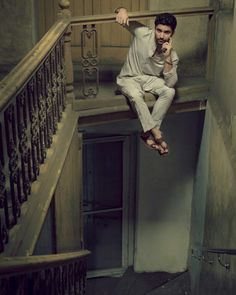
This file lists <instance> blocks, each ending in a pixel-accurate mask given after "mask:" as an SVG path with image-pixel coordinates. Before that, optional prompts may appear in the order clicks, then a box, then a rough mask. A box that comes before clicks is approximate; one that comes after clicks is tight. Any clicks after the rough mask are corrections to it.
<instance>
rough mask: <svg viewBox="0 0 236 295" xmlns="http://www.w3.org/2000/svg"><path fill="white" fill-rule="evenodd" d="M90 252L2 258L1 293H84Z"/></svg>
mask: <svg viewBox="0 0 236 295" xmlns="http://www.w3.org/2000/svg"><path fill="white" fill-rule="evenodd" d="M88 255H89V251H86V250H83V251H79V252H70V253H63V254H54V255H42V256H29V257H14V258H13V257H5V258H2V259H1V261H0V294H2V295H3V294H5V295H8V294H9V295H10V294H21V295H39V294H45V295H47V294H48V295H57V294H78V295H83V294H85V284H86V257H87V256H88Z"/></svg>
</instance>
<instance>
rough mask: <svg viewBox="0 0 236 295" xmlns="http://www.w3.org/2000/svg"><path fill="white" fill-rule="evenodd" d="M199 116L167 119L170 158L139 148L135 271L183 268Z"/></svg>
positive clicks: (199, 135) (198, 139)
mask: <svg viewBox="0 0 236 295" xmlns="http://www.w3.org/2000/svg"><path fill="white" fill-rule="evenodd" d="M203 116H204V113H186V114H177V115H174V116H169V117H168V118H167V119H166V121H165V122H164V124H163V128H164V129H163V130H164V131H165V133H166V137H167V141H168V143H169V145H170V155H169V156H168V157H166V158H165V157H160V156H159V155H158V154H153V152H152V151H149V150H148V149H147V148H146V147H145V146H144V145H143V144H141V146H140V155H139V157H140V158H139V161H140V163H139V167H140V169H139V177H138V202H137V229H136V243H135V244H136V253H135V265H134V267H135V270H136V271H137V272H142V271H147V272H152V271H167V272H173V273H174V272H181V271H185V270H186V269H187V265H188V250H189V238H190V222H191V204H192V196H193V183H194V176H195V168H196V161H197V155H198V149H199V144H200V138H201V131H202V122H203Z"/></svg>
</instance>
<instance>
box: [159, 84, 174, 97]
mask: <svg viewBox="0 0 236 295" xmlns="http://www.w3.org/2000/svg"><path fill="white" fill-rule="evenodd" d="M160 95H161V96H165V98H166V99H170V100H173V98H174V96H175V89H174V88H170V87H168V86H165V87H164V88H163V91H162V92H161V93H160Z"/></svg>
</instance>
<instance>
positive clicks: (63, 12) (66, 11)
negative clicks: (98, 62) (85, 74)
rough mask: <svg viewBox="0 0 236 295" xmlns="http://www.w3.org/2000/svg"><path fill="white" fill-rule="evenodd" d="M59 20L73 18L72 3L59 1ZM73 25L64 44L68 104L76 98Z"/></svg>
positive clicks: (65, 0)
mask: <svg viewBox="0 0 236 295" xmlns="http://www.w3.org/2000/svg"><path fill="white" fill-rule="evenodd" d="M58 4H59V13H58V17H59V18H69V17H70V16H71V11H70V1H67V0H59V2H58ZM71 32H72V29H71V25H70V26H69V27H68V29H67V31H66V33H65V35H64V36H65V43H64V59H65V74H66V97H67V102H72V101H73V100H74V98H75V95H74V86H73V82H74V75H73V64H72V57H71Z"/></svg>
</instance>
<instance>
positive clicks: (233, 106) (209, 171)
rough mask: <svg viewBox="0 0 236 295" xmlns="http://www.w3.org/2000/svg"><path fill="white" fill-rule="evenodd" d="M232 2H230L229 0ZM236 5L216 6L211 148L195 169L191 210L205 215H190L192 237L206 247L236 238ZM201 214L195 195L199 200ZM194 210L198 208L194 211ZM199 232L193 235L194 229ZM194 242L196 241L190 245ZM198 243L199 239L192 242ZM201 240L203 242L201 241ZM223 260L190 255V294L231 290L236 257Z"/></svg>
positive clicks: (231, 242) (207, 143) (228, 245)
mask: <svg viewBox="0 0 236 295" xmlns="http://www.w3.org/2000/svg"><path fill="white" fill-rule="evenodd" d="M231 2H232V1H231ZM235 14H236V8H235V7H234V8H232V9H231V10H225V11H220V12H219V13H218V14H217V17H216V22H217V23H216V34H215V48H214V51H215V62H214V64H215V67H214V77H213V78H214V79H213V84H212V87H211V97H210V98H209V105H208V110H207V116H208V117H209V124H206V125H205V127H204V132H206V133H207V134H208V140H207V141H205V142H203V143H202V145H203V147H202V149H205V150H209V156H208V157H206V155H204V154H200V159H199V161H200V162H205V163H204V165H205V172H204V174H203V175H201V174H200V173H197V175H198V176H197V180H196V182H197V183H201V185H202V189H201V191H204V192H206V194H204V195H202V194H201V191H199V192H197V190H196V191H195V192H196V195H195V206H196V207H195V209H194V210H193V212H194V211H195V212H197V210H198V209H199V216H202V217H203V219H204V221H205V222H204V226H203V220H197V218H194V219H192V242H193V246H197V244H199V245H200V248H201V246H202V245H203V246H204V247H207V248H226V249H230V248H232V249H235V244H236V237H235V234H234V231H235V226H236V215H235V211H236V202H235V198H236V194H235V192H236V178H235V175H236V174H235V173H236V169H235V168H236V158H235V155H236V153H235V150H236V137H235V134H236V120H235V113H236V103H235V96H236V83H235V77H236V69H235V67H234V64H235V63H236V56H235V49H236V18H235ZM204 196H205V197H206V199H205V215H204V211H201V210H200V208H199V205H197V200H198V199H200V200H201V203H202V207H204V200H203V198H204ZM195 215H197V213H196V214H195ZM196 232H198V233H201V234H199V236H198V237H197V234H196ZM194 243H195V244H194ZM196 243H197V244H196ZM201 244H202V245H201ZM221 258H222V259H223V262H224V263H230V270H226V268H224V267H222V266H221V265H220V264H219V263H218V262H217V255H214V254H209V255H208V259H209V260H212V261H213V263H212V264H209V263H202V262H200V261H196V259H195V260H194V258H192V263H191V266H192V267H191V274H192V291H193V292H192V293H193V295H196V294H197V295H198V294H201V295H209V294H215V295H224V294H228V295H231V294H234V293H235V290H236V280H235V277H236V257H235V256H229V255H224V256H222V257H221Z"/></svg>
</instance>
